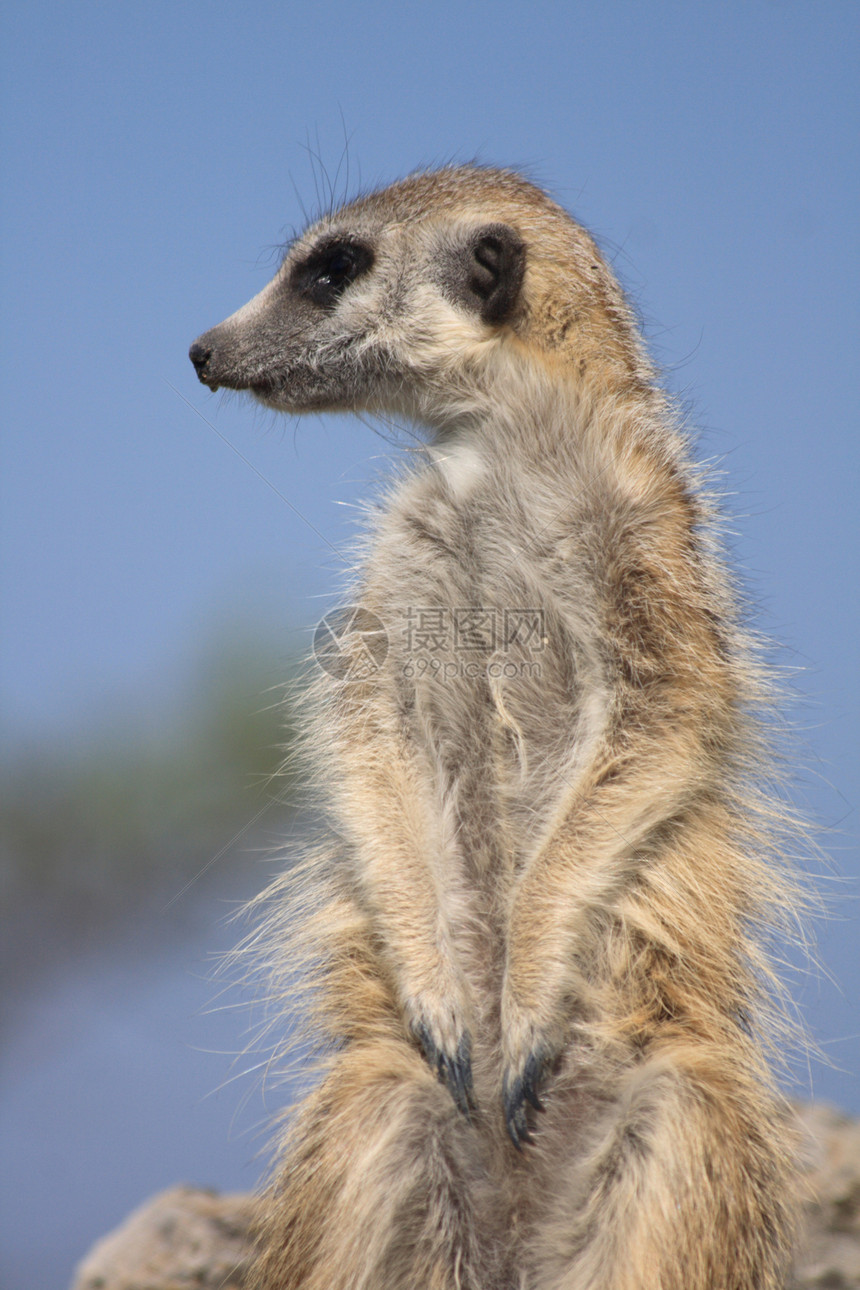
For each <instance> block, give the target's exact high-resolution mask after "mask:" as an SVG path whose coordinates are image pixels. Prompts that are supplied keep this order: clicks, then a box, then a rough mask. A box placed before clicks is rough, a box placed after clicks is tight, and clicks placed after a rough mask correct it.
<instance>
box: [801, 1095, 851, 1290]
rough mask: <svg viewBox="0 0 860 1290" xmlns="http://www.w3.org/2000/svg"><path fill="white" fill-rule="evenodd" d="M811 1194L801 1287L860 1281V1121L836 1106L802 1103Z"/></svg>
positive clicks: (830, 1287)
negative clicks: (850, 1117) (838, 1109)
mask: <svg viewBox="0 0 860 1290" xmlns="http://www.w3.org/2000/svg"><path fill="white" fill-rule="evenodd" d="M798 1116H799V1119H800V1124H801V1128H802V1130H803V1131H804V1133H805V1136H806V1166H807V1177H808V1180H809V1184H810V1192H811V1200H810V1202H809V1204H808V1205H807V1207H806V1228H805V1232H804V1238H803V1241H802V1243H801V1250H800V1254H799V1256H798V1259H797V1263H796V1265H795V1273H794V1276H795V1280H794V1283H793V1286H794V1287H796V1290H812V1287H813V1286H816V1287H820V1290H843V1288H847V1287H851V1288H852V1290H853V1288H854V1287H860V1121H858V1120H852V1119H849V1117H848V1116H847V1115H843V1114H842V1112H841V1111H837V1110H834V1108H833V1107H829V1106H822V1105H813V1106H800V1107H798Z"/></svg>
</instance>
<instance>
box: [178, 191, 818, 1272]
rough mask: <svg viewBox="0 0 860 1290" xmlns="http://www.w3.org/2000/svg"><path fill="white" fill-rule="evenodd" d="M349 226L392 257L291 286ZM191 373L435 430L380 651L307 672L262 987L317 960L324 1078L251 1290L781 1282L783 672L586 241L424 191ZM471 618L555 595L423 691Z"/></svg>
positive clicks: (360, 594)
mask: <svg viewBox="0 0 860 1290" xmlns="http://www.w3.org/2000/svg"><path fill="white" fill-rule="evenodd" d="M500 228H501V230H502V231H501V233H499V232H498V230H499V229H500ZM493 229H495V230H496V232H495V233H493V232H492V230H493ZM487 230H490V231H489V232H488V231H487ZM494 238H495V239H496V240H495V241H493V239H494ZM350 239H353V240H354V241H355V242H356V244H358V245H360V246H361V247H365V248H369V250H368V251H367V255H369V257H370V258H371V259H372V264H371V265H370V267H367V265H366V263H365V262H364V261H363V262H362V267H360V268H359V269H356V268H355V267H354V266H353V268H352V269H350V271H349V273H350V275H351V276H349V280H348V282H347V284H346V286H345V287H344V286H342V284H341V285H337V289H335V288H333V287H332V285H331V284H332V278H333V276H334V277H336V276H337V273H338V272H340V270H339V268H338V261H337V259H336V258H335V259H333V260H332V259H329V260H325V256H323V260H324V264H323V268H322V269H320V268H314V270H313V274H311V271H310V269H307V268H306V267H305V266H307V265H308V264H313V265H317V264H318V260H319V255H320V254H322V252H321V251H320V248H326V247H328V246H329V245H330V244H333V245H336V246H340V247H342V246H343V245H347V247H348V246H349V245H350V244H351V243H350ZM487 239H489V241H488V240H487ZM488 247H489V250H488V249H487V248H488ZM500 247H501V250H500V249H499V248H500ZM475 248H477V249H475ZM325 254H326V255H329V252H328V251H326V252H325ZM337 254H342V252H337ZM362 254H364V252H362ZM315 255H316V256H317V259H313V257H314V256H315ZM309 257H310V258H309ZM488 257H489V261H488ZM496 257H498V260H497V258H496ZM347 258H348V257H347ZM488 262H489V263H490V268H489V270H487V269H486V265H487V263H488ZM499 265H501V267H499ZM332 266H333V267H332ZM314 275H316V276H314ZM475 275H477V276H475ZM482 275H483V276H482ZM308 282H310V283H311V285H310V286H308ZM476 283H477V285H475V284H476ZM506 292H507V294H506ZM309 301H310V303H309ZM320 302H322V303H320ZM500 302H501V303H500ZM488 319H489V321H488ZM192 359H193V361H194V362H195V365H196V366H197V368H198V372H199V374H200V377H201V380H204V381H205V382H206V383H207V384H209V385H210V386H211V387H212V388H217V386H218V385H227V386H232V387H233V388H240V389H251V390H252V392H254V393H255V394H256V395H257V396H258V397H259V398H261V399H262V400H263V401H264V402H266V403H267V404H269V405H270V406H272V407H275V408H279V409H284V410H288V411H290V410H292V411H303V410H309V409H321V408H322V409H325V408H346V407H351V408H353V409H355V410H357V411H363V410H369V411H371V412H385V413H389V414H393V415H395V416H397V415H400V416H406V417H410V418H412V419H414V420H415V421H416V422H417V423H418V424H419V425H421V426H423V427H425V428H426V429H427V431H428V432H429V446H428V448H427V450H426V453H424V454H423V455H421V456H420V458H419V460H418V462H417V465H414V466H413V467H412V468H410V469H409V470H408V472H407V473H406V475H405V476H404V477H403V478H401V479H400V480H398V481H397V483H396V484H395V485H394V486H393V488H392V490H391V492H390V495H389V496H388V497H387V498H386V500H385V504H384V506H383V507H381V508H380V511H379V513H378V515H377V516H376V518H375V520H374V521H373V524H372V526H371V532H370V535H369V538H368V542H367V549H366V556H365V560H364V563H363V568H362V572H361V575H360V578H359V580H358V582H357V585H356V587H355V589H354V591H353V593H352V599H353V601H354V602H355V603H358V604H360V605H361V606H363V608H364V609H365V610H367V611H370V612H371V613H372V614H374V615H376V617H377V618H378V619H379V620H380V621H381V623H382V624H383V625H384V629H385V633H386V635H387V640H388V652H387V655H386V658H385V661H384V663H383V664H382V666H381V667H380V668H378V669H374V668H373V667H371V668H370V670H369V672H368V673H367V674H366V675H364V676H362V675H361V674H360V673H359V671H358V662H356V671H355V673H354V674H353V675H352V676H351V679H348V680H346V681H337V680H335V679H333V678H331V677H330V676H328V675H325V674H322V673H321V674H320V676H319V678H318V680H317V682H316V694H315V700H316V716H315V718H314V721H313V723H312V725H311V734H310V740H309V742H310V744H311V745H312V747H313V750H314V757H315V761H316V764H317V768H318V771H319V775H320V780H321V782H322V784H323V787H324V792H325V796H326V798H327V801H328V804H329V809H330V813H331V820H332V832H331V840H330V841H328V842H327V843H325V844H324V846H323V848H322V849H321V850H320V851H319V852H318V853H315V854H314V855H313V856H312V857H310V858H309V859H308V861H307V862H306V864H305V865H304V866H302V868H301V869H300V870H299V871H297V872H294V873H291V874H288V875H287V876H286V877H285V878H284V879H282V880H281V882H280V883H279V884H276V886H275V888H274V889H273V891H272V892H271V893H269V896H268V897H267V900H268V904H269V909H270V913H269V914H268V916H267V922H266V925H265V926H266V930H265V933H264V937H263V939H264V947H265V948H264V954H265V956H267V958H268V959H269V961H270V968H271V972H272V979H273V993H274V996H275V998H276V1000H282V1001H283V1005H284V1010H285V1011H286V1010H287V1004H288V1002H289V1001H290V996H291V995H293V994H294V993H295V992H296V991H297V989H298V976H297V973H298V972H299V965H300V964H303V965H304V971H305V978H306V980H307V981H309V982H310V987H311V999H312V1002H311V1006H310V1010H309V1013H308V1017H309V1028H310V1031H311V1032H312V1033H314V1034H315V1035H316V1038H317V1039H318V1040H319V1041H320V1043H321V1056H320V1058H319V1061H320V1073H319V1078H318V1081H317V1083H316V1086H315V1087H314V1088H313V1091H311V1092H310V1093H308V1094H307V1096H306V1097H305V1098H304V1099H303V1101H302V1102H301V1104H300V1105H299V1106H298V1107H297V1109H296V1110H295V1112H294V1114H293V1115H292V1117H291V1118H290V1119H289V1121H288V1123H287V1126H286V1130H285V1134H284V1139H283V1144H282V1150H281V1154H280V1157H279V1163H278V1166H277V1170H276V1173H275V1177H274V1181H273V1183H272V1186H271V1188H270V1190H269V1191H268V1193H267V1194H266V1196H265V1198H264V1201H263V1217H264V1236H263V1241H262V1246H261V1254H260V1260H259V1266H258V1270H257V1280H256V1283H255V1284H257V1285H258V1286H259V1287H261V1288H265V1290H287V1287H290V1288H292V1287H296V1288H297V1287H302V1288H303V1290H347V1288H349V1290H407V1288H408V1290H416V1288H417V1287H432V1288H433V1290H454V1288H455V1287H456V1288H458V1290H479V1288H481V1290H752V1288H753V1287H755V1288H756V1290H775V1288H776V1287H778V1286H781V1285H783V1284H784V1276H785V1271H786V1267H787V1265H788V1261H789V1258H790V1253H791V1248H792V1241H793V1233H794V1221H795V1219H794V1214H795V1198H794V1186H793V1164H792V1151H793V1144H792V1138H791V1134H790V1132H789V1130H788V1128H787V1125H786V1117H785V1112H784V1106H783V1103H782V1100H781V1098H780V1096H779V1095H778V1093H777V1092H776V1090H775V1088H774V1085H773V1082H772V1079H771V1076H770V1074H769V1072H768V1067H767V1062H766V1059H765V1054H766V1051H767V1033H768V1032H767V1020H768V1015H769V1014H768V1006H767V999H768V998H769V997H770V996H771V995H772V993H773V988H774V981H773V976H772V973H771V970H770V967H769V964H768V960H767V956H766V944H767V934H768V931H769V929H771V928H772V927H773V926H774V925H776V924H782V923H783V922H784V921H785V920H786V919H787V918H789V917H790V916H791V911H792V906H793V902H794V901H795V900H796V891H795V888H794V885H793V882H792V880H791V878H790V876H789V874H788V873H787V871H786V869H785V866H784V865H782V864H781V862H780V860H779V857H778V855H777V854H775V847H774V844H773V842H772V838H773V837H774V822H775V821H776V822H778V821H779V819H780V818H781V817H780V808H779V806H778V805H774V804H772V803H771V802H770V801H768V799H767V798H766V797H765V796H764V794H763V792H762V790H761V788H760V786H759V780H760V779H761V778H762V776H763V775H766V774H767V772H768V770H769V763H768V756H767V752H766V746H765V744H764V742H763V740H762V738H761V734H760V730H759V727H758V724H757V721H758V718H757V715H756V714H757V711H758V708H759V706H760V704H761V702H762V697H763V693H764V692H763V683H762V679H761V674H760V670H759V668H758V666H757V664H756V661H755V657H754V651H753V650H752V648H751V646H750V643H749V641H748V640H747V638H746V636H745V634H744V633H743V631H742V629H741V627H740V626H739V623H738V614H737V609H736V604H735V597H734V593H733V591H732V588H731V586H730V583H729V582H728V580H727V578H726V575H725V574H724V572H723V569H722V565H721V562H720V558H719V550H718V543H717V541H716V539H715V536H714V530H713V517H712V514H711V506H710V503H709V501H708V498H707V496H706V494H705V492H704V490H703V487H702V484H701V481H700V478H699V475H698V473H697V471H696V469H695V468H694V467H693V466H692V465H691V463H690V461H689V458H688V453H687V447H686V444H685V441H684V439H683V437H682V436H681V434H680V432H679V430H678V428H677V426H676V423H675V418H674V415H673V411H672V408H671V405H670V403H669V402H668V400H667V398H666V396H665V395H664V394H663V393H662V392H661V391H660V390H659V388H658V386H657V384H656V380H655V374H654V372H653V369H652V367H651V365H650V363H649V361H648V359H647V357H646V355H645V352H644V349H643V346H642V343H641V341H640V339H639V336H638V332H637V328H636V325H635V322H634V318H633V315H632V313H631V311H630V309H629V307H628V305H627V303H626V301H625V300H624V297H623V295H622V293H621V291H620V289H619V287H618V285H617V283H616V282H615V280H614V278H613V276H612V274H611V272H610V271H609V269H608V267H607V266H606V264H605V262H604V261H603V259H602V257H601V255H600V253H599V252H598V250H597V248H596V247H595V245H594V243H593V241H592V240H591V238H590V237H589V236H588V234H587V233H585V232H584V231H583V230H582V229H581V228H580V227H579V226H578V225H576V224H575V223H574V222H573V221H572V220H571V219H570V217H569V216H568V215H567V214H566V213H565V212H564V211H562V210H561V209H560V208H559V207H558V206H556V205H555V203H553V202H552V201H551V200H550V199H549V198H548V197H547V196H546V195H545V194H544V193H542V192H540V191H539V190H538V189H536V188H535V187H533V186H532V185H531V184H529V183H527V182H526V181H525V180H523V179H521V178H519V177H518V176H516V175H513V174H511V173H509V172H504V171H492V170H482V169H478V168H473V167H461V168H451V169H446V170H441V171H437V172H431V173H421V174H417V175H414V176H411V177H409V178H407V179H406V180H404V181H402V182H401V183H399V184H395V185H393V186H392V187H391V188H388V189H386V190H384V191H382V192H379V193H374V194H371V195H369V196H367V197H364V198H362V199H360V200H358V201H356V202H354V203H352V204H351V205H350V206H347V207H345V208H344V209H342V210H340V211H335V212H333V213H332V214H330V215H328V216H326V217H325V218H324V219H322V220H321V221H319V222H318V223H317V224H316V225H315V226H314V227H312V228H311V229H310V230H309V231H308V232H307V233H306V234H305V236H304V237H303V238H302V239H300V240H299V241H298V242H297V243H296V244H295V245H294V246H293V247H292V248H291V249H290V252H289V255H288V257H287V259H286V261H285V264H284V266H283V267H282V269H281V270H280V271H279V273H278V275H277V276H276V278H275V280H274V282H273V283H272V284H271V285H270V286H269V287H268V288H266V289H265V291H264V292H262V293H261V294H260V296H259V297H257V298H256V300H255V301H253V302H252V303H251V304H250V305H249V306H246V308H245V309H244V310H240V311H239V313H238V314H236V315H234V316H233V317H232V318H231V319H228V320H227V321H226V322H225V323H223V324H221V326H220V327H218V328H215V329H213V330H212V331H211V332H209V333H207V334H206V335H205V336H203V337H201V338H200V341H199V342H197V343H196V345H195V346H194V347H193V348H192ZM470 607H471V608H480V609H482V610H483V611H485V612H486V613H489V612H492V613H493V614H494V619H493V621H495V622H497V623H498V622H502V621H504V622H507V621H508V620H507V619H506V618H505V614H506V613H511V614H516V613H518V612H519V611H520V610H526V609H528V610H539V611H540V612H541V613H542V622H543V637H542V639H541V641H540V642H537V641H536V640H532V642H531V644H530V645H524V644H523V643H522V642H521V641H520V640H519V639H518V638H516V637H515V638H513V639H511V640H505V639H502V640H500V639H498V638H497V639H495V640H491V639H489V638H486V639H483V640H482V641H480V642H479V645H478V646H476V647H474V648H472V649H471V650H469V651H467V650H463V651H462V652H461V653H460V654H459V655H458V654H457V652H456V651H455V650H453V649H452V647H451V646H450V645H441V644H439V642H438V641H437V642H436V649H437V655H438V660H439V661H440V662H441V663H442V664H447V665H448V666H449V667H450V668H451V669H455V670H452V671H450V673H447V672H444V670H443V671H442V673H441V674H440V673H439V672H433V671H432V669H431V671H429V672H428V671H427V670H426V669H425V670H422V669H420V668H419V667H418V666H417V662H416V660H417V659H420V658H421V657H423V656H422V655H421V652H420V650H417V651H416V647H415V643H414V639H415V638H414V636H410V632H411V631H412V625H413V624H414V621H415V614H416V612H417V611H422V612H427V613H430V612H431V611H432V612H436V613H439V612H441V613H443V614H444V615H448V617H449V619H450V617H451V616H452V615H453V614H454V612H455V611H461V610H463V609H465V608H470ZM410 641H411V642H412V643H411V644H410ZM472 643H473V645H474V642H472ZM344 644H345V646H347V647H348V645H349V642H348V641H347V642H344ZM352 645H353V646H354V647H355V649H356V660H358V658H359V651H360V649H361V647H362V642H361V640H360V639H359V638H357V637H356V638H353V639H352ZM428 648H429V647H428ZM464 659H465V660H466V661H468V662H469V663H470V664H474V665H475V666H473V667H472V668H471V671H469V670H468V669H466V670H462V669H461V670H460V671H457V670H456V667H459V666H460V665H461V664H463V661H464ZM464 666H465V665H464ZM536 668H537V671H535V669H536ZM302 910H303V911H304V913H301V912H300V911H302ZM422 1047H423V1052H422ZM425 1058H426V1059H425ZM431 1060H432V1061H433V1063H434V1064H436V1065H438V1067H439V1071H440V1072H441V1075H442V1077H443V1078H444V1080H445V1081H446V1083H447V1087H446V1083H445V1082H442V1080H440V1079H437V1078H436V1075H435V1074H434V1071H433V1070H431V1066H430V1064H429V1062H430V1061H431ZM470 1080H471V1081H473V1087H472V1091H471V1092H470V1091H469V1089H470ZM458 1081H459V1083H458ZM530 1099H533V1100H535V1101H537V1100H539V1101H540V1102H541V1103H542V1105H543V1108H544V1109H543V1111H537V1110H533V1109H532V1107H531V1106H530V1105H529V1102H530ZM469 1103H471V1105H469ZM458 1104H459V1105H458ZM506 1117H507V1121H508V1128H507V1129H506ZM509 1134H510V1136H509ZM511 1137H513V1139H514V1141H513V1142H512V1141H511ZM517 1146H518V1147H519V1148H520V1149H519V1150H517V1149H515V1147H517Z"/></svg>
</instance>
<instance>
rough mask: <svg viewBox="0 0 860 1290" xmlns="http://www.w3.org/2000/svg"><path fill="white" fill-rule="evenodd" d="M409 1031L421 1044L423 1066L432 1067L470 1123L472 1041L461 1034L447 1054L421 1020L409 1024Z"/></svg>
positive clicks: (472, 1101)
mask: <svg viewBox="0 0 860 1290" xmlns="http://www.w3.org/2000/svg"><path fill="white" fill-rule="evenodd" d="M412 1033H413V1034H414V1035H415V1038H416V1039H417V1040H418V1043H419V1044H420V1046H421V1051H422V1052H423V1054H424V1057H425V1059H426V1061H427V1065H428V1066H429V1067H430V1069H431V1070H435V1072H436V1074H437V1076H438V1078H439V1080H440V1082H441V1083H442V1084H445V1085H447V1087H448V1091H449V1092H450V1094H451V1096H452V1097H453V1099H454V1102H455V1104H456V1106H457V1110H458V1111H459V1112H460V1113H461V1115H462V1116H463V1117H464V1118H465V1119H466V1120H468V1122H469V1123H470V1124H471V1123H472V1112H473V1111H474V1109H475V1089H474V1085H473V1083H472V1043H471V1040H470V1038H469V1036H468V1034H465V1035H463V1037H462V1039H461V1040H460V1042H459V1044H458V1045H457V1052H456V1054H455V1055H454V1056H453V1057H449V1056H448V1054H447V1053H446V1052H443V1051H442V1049H441V1048H438V1047H437V1045H436V1043H435V1042H434V1040H433V1038H432V1036H431V1034H430V1031H429V1030H428V1029H427V1027H426V1026H425V1025H423V1024H422V1023H421V1022H418V1023H417V1024H416V1025H414V1026H413V1027H412Z"/></svg>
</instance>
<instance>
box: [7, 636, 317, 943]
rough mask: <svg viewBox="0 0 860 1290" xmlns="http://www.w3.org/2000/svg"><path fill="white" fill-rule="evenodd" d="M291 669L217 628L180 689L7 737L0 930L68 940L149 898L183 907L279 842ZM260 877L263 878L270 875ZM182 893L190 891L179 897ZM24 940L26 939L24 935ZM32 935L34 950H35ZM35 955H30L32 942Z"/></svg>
mask: <svg viewBox="0 0 860 1290" xmlns="http://www.w3.org/2000/svg"><path fill="white" fill-rule="evenodd" d="M288 673H289V668H288V666H287V665H286V664H285V663H284V661H283V660H279V659H278V658H277V655H276V652H275V651H274V650H269V651H267V650H266V649H265V648H264V647H262V646H260V645H259V643H253V644H248V643H247V642H245V643H242V642H240V643H237V642H236V641H223V640H222V641H220V642H219V643H218V644H217V645H215V646H214V647H212V648H210V649H208V650H207V651H206V653H205V655H204V657H203V658H202V659H200V660H198V663H197V664H195V666H194V667H193V668H192V669H191V677H190V679H189V680H188V683H187V685H186V686H184V687H182V697H181V698H179V699H177V698H176V696H175V694H174V695H173V696H171V695H164V694H162V695H161V696H151V699H150V701H149V703H148V705H147V706H146V707H144V706H142V705H141V703H140V701H139V700H138V701H137V702H136V704H132V703H131V701H130V702H129V704H128V707H127V710H119V711H117V712H116V713H115V715H114V716H113V718H112V719H111V721H110V722H109V723H108V725H107V726H105V725H102V726H101V727H99V728H97V729H94V730H88V731H81V732H79V733H76V734H75V736H74V737H69V736H66V737H65V738H64V741H63V742H61V743H58V742H56V741H54V742H52V743H51V744H50V746H48V745H43V746H38V745H37V746H30V747H28V748H26V749H24V750H18V751H17V752H16V751H15V750H14V749H13V750H11V751H9V750H7V753H6V755H5V757H4V760H3V763H2V766H0V777H2V799H0V937H2V940H3V943H4V946H5V950H6V954H5V955H4V958H7V959H8V958H10V957H11V958H14V960H15V962H16V963H18V962H19V960H20V954H21V943H22V941H27V942H32V941H33V940H34V939H35V940H37V941H39V942H40V945H41V950H40V951H39V954H37V955H35V957H39V956H41V957H42V958H45V957H46V956H47V955H48V954H49V953H50V951H51V946H52V944H53V945H54V946H55V948H56V951H57V952H65V951H66V950H67V949H68V948H69V944H70V942H73V941H74V940H75V939H78V940H80V939H81V938H83V939H84V940H88V939H90V938H92V937H93V936H99V935H101V934H102V933H103V932H104V930H105V929H109V928H110V927H111V926H112V925H116V924H118V923H119V922H121V920H123V919H124V918H129V917H135V918H139V917H140V916H141V915H142V912H143V911H144V910H145V909H146V908H151V909H157V910H161V911H163V910H164V908H165V906H166V905H167V906H174V905H175V906H177V907H178V910H177V912H179V913H181V912H182V908H181V907H182V904H183V900H184V901H185V903H186V904H187V903H188V900H187V898H186V896H185V892H184V889H185V888H186V887H187V886H188V884H189V883H192V882H193V883H194V884H195V886H194V891H193V893H192V897H191V899H193V898H194V897H196V896H197V894H198V892H199V890H200V889H201V888H202V887H205V885H206V884H207V882H211V881H212V880H213V879H214V878H216V877H219V876H223V872H224V869H225V866H229V865H230V864H234V865H236V864H239V865H245V867H247V865H248V863H249V858H250V857H251V856H252V853H253V852H254V851H255V850H256V852H257V858H258V856H259V851H260V850H265V849H267V848H274V847H275V846H276V844H277V842H278V839H279V837H280V838H283V836H284V832H283V830H284V825H285V822H288V820H289V817H290V815H291V813H292V811H293V810H294V809H295V801H296V794H297V790H298V784H297V780H296V773H295V770H294V769H292V770H291V769H287V770H285V769H284V765H285V763H286V764H287V765H288V766H289V763H290V749H291V746H292V743H293V739H294V720H293V711H294V709H293V706H292V704H291V702H290V700H289V699H288V698H287V693H288V691H287V687H286V685H281V686H279V687H276V688H275V689H273V688H272V678H273V677H279V678H280V680H281V681H282V682H288V681H289V675H288ZM260 885H262V878H261V880H260ZM180 897H181V898H182V899H180ZM25 948H26V946H25ZM33 949H34V947H33V945H32V944H31V945H30V950H31V954H30V957H34V954H33V952H32V951H33ZM25 957H26V955H25Z"/></svg>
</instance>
